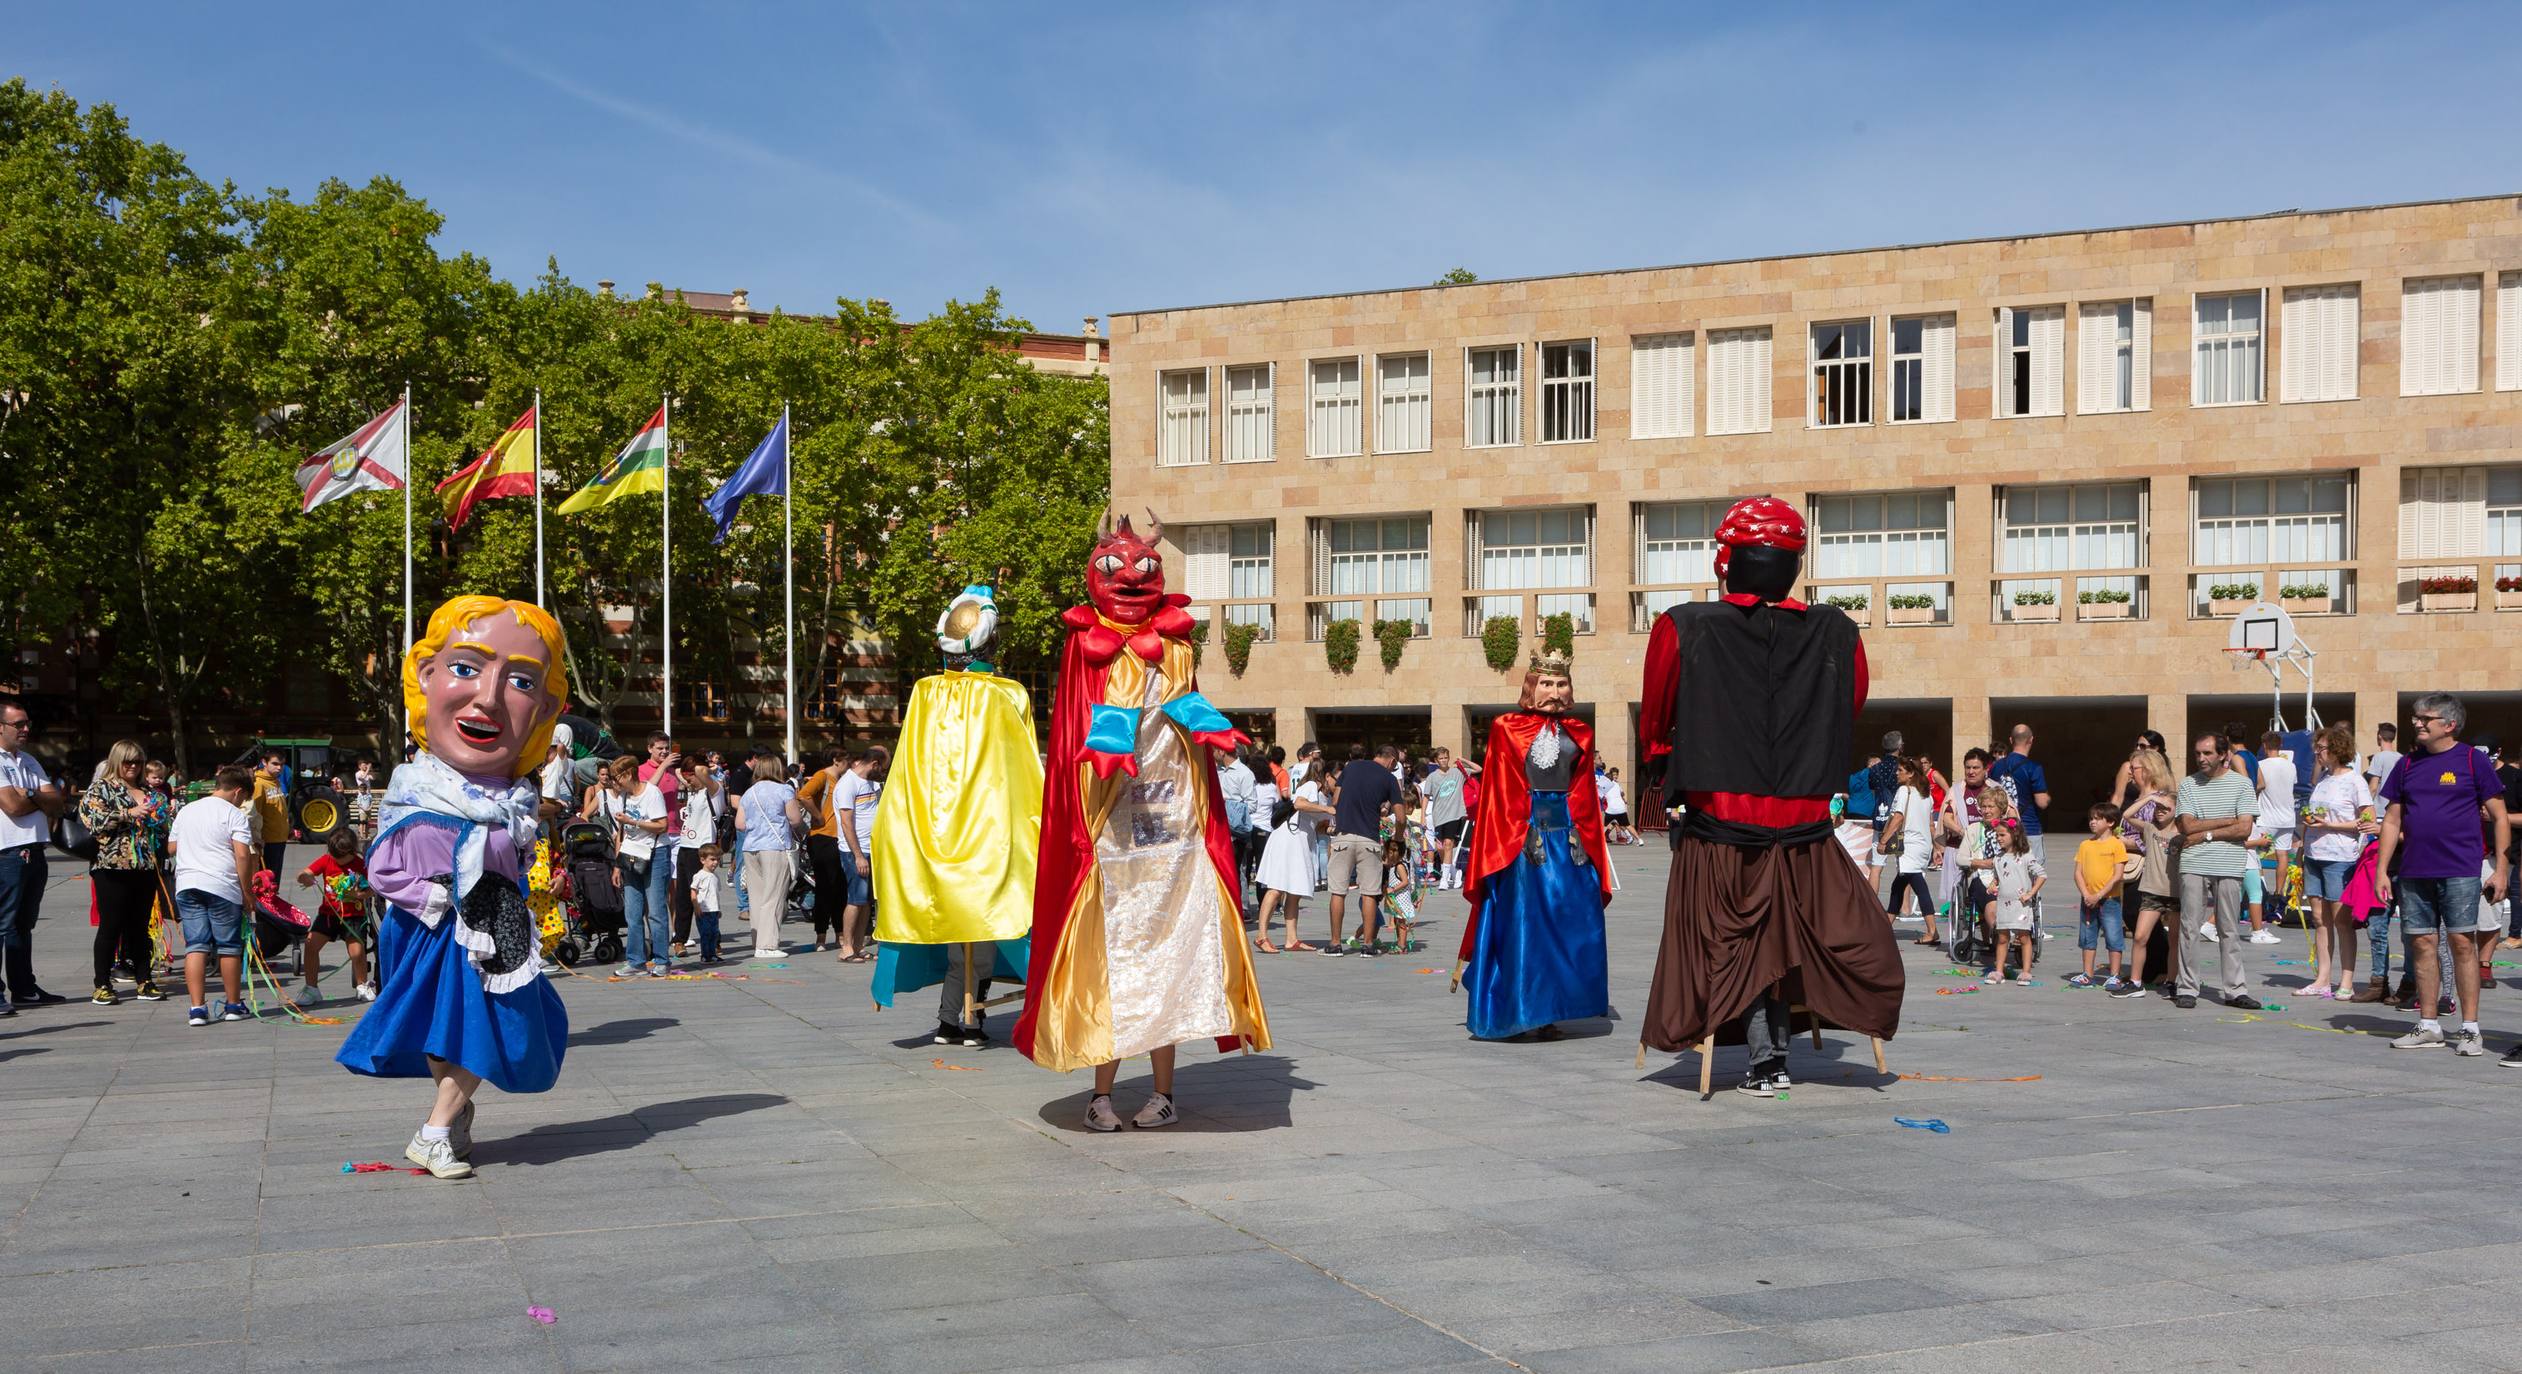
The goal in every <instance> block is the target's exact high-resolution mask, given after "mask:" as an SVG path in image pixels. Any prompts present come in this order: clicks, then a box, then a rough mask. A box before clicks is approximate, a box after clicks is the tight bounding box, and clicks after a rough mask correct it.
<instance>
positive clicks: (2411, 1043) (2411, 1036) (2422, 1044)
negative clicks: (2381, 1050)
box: [2391, 1026, 2443, 1050]
mask: <svg viewBox="0 0 2522 1374" xmlns="http://www.w3.org/2000/svg"><path fill="white" fill-rule="evenodd" d="M2442 1044H2443V1030H2442V1028H2441V1027H2439V1026H2419V1027H2418V1028H2416V1029H2415V1030H2412V1031H2410V1032H2409V1033H2408V1034H2406V1035H2403V1036H2401V1037H2400V1038H2398V1039H2397V1040H2394V1041H2392V1042H2391V1048H2392V1049H2395V1050H2430V1049H2434V1048H2437V1047H2438V1046H2440V1045H2442Z"/></svg>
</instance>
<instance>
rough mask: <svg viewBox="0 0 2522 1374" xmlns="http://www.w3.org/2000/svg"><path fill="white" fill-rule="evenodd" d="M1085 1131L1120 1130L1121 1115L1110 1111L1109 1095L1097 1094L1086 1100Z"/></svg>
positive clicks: (1110, 1101)
mask: <svg viewBox="0 0 2522 1374" xmlns="http://www.w3.org/2000/svg"><path fill="white" fill-rule="evenodd" d="M1086 1129H1087V1130H1090V1131H1106V1132H1109V1131H1117V1130H1119V1129H1121V1114H1120V1113H1118V1112H1116V1111H1114V1110H1112V1097H1111V1095H1110V1094H1108V1093H1097V1094H1095V1095H1094V1096H1093V1097H1090V1098H1088V1099H1086Z"/></svg>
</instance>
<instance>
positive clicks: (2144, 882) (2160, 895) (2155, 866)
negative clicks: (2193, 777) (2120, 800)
mask: <svg viewBox="0 0 2522 1374" xmlns="http://www.w3.org/2000/svg"><path fill="white" fill-rule="evenodd" d="M2128 767H2129V768H2130V770H2131V771H2133V772H2134V774H2135V776H2136V780H2137V799H2136V801H2134V802H2133V803H2131V804H2129V805H2128V806H2127V807H2125V808H2123V809H2122V810H2121V811H2120V813H2119V839H2120V843H2122V844H2124V845H2126V846H2127V847H2128V853H2129V854H2130V855H2131V856H2133V857H2134V858H2135V859H2136V860H2137V875H2136V881H2137V912H2136V918H2135V919H2134V920H2133V921H2131V922H2130V923H2129V930H2128V977H2127V978H2126V980H2125V981H2123V982H2122V983H2121V984H2120V985H2119V986H2118V987H2115V988H2112V989H2111V990H2110V995H2111V996H2113V997H2143V996H2145V964H2146V942H2147V941H2149V940H2152V939H2153V938H2154V928H2155V927H2156V926H2157V925H2160V926H2162V927H2163V929H2164V930H2165V931H2166V932H2168V934H2169V936H2170V938H2169V940H2168V941H2167V943H2168V945H2169V953H2168V954H2167V955H2166V957H2165V960H2164V962H2165V963H2167V964H2169V965H2171V966H2172V967H2171V968H2170V969H2167V970H2166V972H2177V971H2178V968H2179V961H2180V957H2181V937H2180V824H2179V822H2178V821H2177V820H2175V819H2174V817H2173V812H2174V811H2175V810H2176V809H2177V802H2176V801H2175V799H2174V790H2175V789H2176V788H2177V787H2178V785H2179V784H2178V781H2177V780H2176V779H2175V778H2174V777H2173V776H2172V762H2171V760H2170V759H2169V758H2167V757H2165V756H2164V755H2163V754H2161V753H2159V752H2157V751H2156V750H2153V749H2138V750H2136V751H2134V752H2133V753H2131V754H2130V755H2129V758H2128Z"/></svg>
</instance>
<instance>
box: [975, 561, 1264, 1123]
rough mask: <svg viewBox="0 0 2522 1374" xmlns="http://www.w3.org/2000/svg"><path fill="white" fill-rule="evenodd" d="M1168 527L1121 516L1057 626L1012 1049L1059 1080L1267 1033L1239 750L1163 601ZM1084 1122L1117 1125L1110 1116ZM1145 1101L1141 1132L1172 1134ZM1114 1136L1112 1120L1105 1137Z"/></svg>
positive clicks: (1106, 1075)
mask: <svg viewBox="0 0 2522 1374" xmlns="http://www.w3.org/2000/svg"><path fill="white" fill-rule="evenodd" d="M1163 530H1164V526H1163V525H1162V524H1161V523H1160V522H1158V521H1156V520H1155V519H1154V517H1153V516H1152V515H1151V516H1150V518H1149V527H1148V532H1147V534H1146V535H1145V536H1144V537H1142V536H1141V535H1140V534H1138V533H1137V532H1136V531H1135V530H1133V529H1132V528H1131V526H1130V522H1129V520H1128V519H1127V518H1126V517H1124V518H1123V519H1122V520H1121V521H1120V522H1119V523H1118V524H1117V525H1116V526H1114V527H1112V528H1111V529H1110V530H1108V531H1107V532H1106V533H1104V534H1103V535H1102V536H1101V537H1100V538H1098V539H1097V540H1096V542H1095V546H1094V549H1093V551H1092V552H1091V553H1090V554H1089V555H1088V557H1087V567H1086V594H1087V598H1088V604H1086V605H1083V606H1072V607H1070V608H1069V609H1068V610H1067V611H1066V612H1064V613H1062V615H1061V620H1062V623H1064V624H1065V625H1066V626H1067V627H1068V639H1067V642H1066V644H1065V645H1064V646H1063V647H1062V649H1061V652H1060V676H1059V687H1058V691H1057V695H1056V696H1055V697H1054V699H1053V701H1052V705H1051V747H1050V753H1049V757H1048V760H1047V762H1046V764H1045V766H1044V778H1043V793H1042V857H1041V867H1040V869H1039V872H1038V874H1037V876H1036V880H1035V883H1034V905H1033V951H1032V964H1031V971H1030V973H1029V974H1028V976H1027V978H1026V998H1025V1009H1024V1013H1023V1015H1022V1016H1021V1017H1020V1018H1019V1019H1018V1021H1017V1023H1016V1045H1017V1048H1019V1049H1021V1050H1023V1051H1024V1052H1025V1053H1026V1054H1027V1055H1029V1056H1031V1057H1032V1058H1033V1060H1034V1062H1036V1063H1039V1064H1041V1065H1043V1066H1045V1067H1047V1068H1053V1069H1059V1070H1062V1071H1065V1070H1068V1069H1073V1068H1079V1067H1083V1066H1093V1067H1095V1068H1096V1070H1097V1085H1098V1088H1099V1089H1102V1090H1106V1091H1108V1089H1109V1087H1110V1082H1111V1072H1112V1070H1111V1065H1112V1064H1113V1063H1114V1062H1116V1061H1118V1060H1121V1059H1126V1058H1129V1057H1131V1056H1133V1055H1139V1054H1147V1053H1150V1052H1154V1053H1155V1055H1156V1064H1157V1078H1158V1081H1157V1089H1158V1096H1159V1098H1164V1097H1165V1096H1166V1095H1167V1094H1166V1090H1167V1089H1168V1088H1169V1086H1170V1072H1171V1064H1172V1047H1173V1046H1174V1045H1176V1044H1178V1043H1180V1042H1182V1041H1185V1040H1197V1039H1202V1038H1214V1039H1215V1040H1216V1041H1217V1042H1218V1045H1219V1047H1220V1048H1231V1047H1234V1046H1236V1045H1242V1046H1245V1047H1247V1048H1250V1049H1266V1048H1268V1047H1269V1043H1270V1032H1269V1024H1268V1021H1267V1019H1266V1018H1265V1017H1264V1015H1263V1013H1262V1009H1261V994H1260V989H1259V986H1258V984H1257V983H1256V982H1255V981H1254V979H1253V976H1252V961H1251V956H1250V952H1249V947H1248V946H1247V945H1246V944H1245V941H1244V938H1243V917H1242V901H1241V896H1240V892H1239V889H1238V885H1237V878H1236V870H1235V857H1234V841H1233V837H1232V836H1231V835H1230V834H1229V832H1228V830H1227V826H1226V808H1225V803H1224V801H1223V799H1222V798H1221V797H1220V796H1219V795H1218V790H1217V764H1216V758H1215V751H1216V750H1218V749H1231V748H1233V747H1235V746H1236V745H1237V744H1239V743H1242V742H1244V736H1243V734H1242V732H1241V731H1238V730H1236V729H1235V727H1234V726H1233V724H1232V723H1231V722H1229V721H1228V720H1227V719H1226V717H1225V716H1224V715H1223V714H1221V713H1220V712H1219V711H1218V710H1217V708H1216V707H1214V706H1211V705H1210V704H1209V702H1208V699H1207V698H1205V697H1203V696H1201V695H1200V692H1199V684H1198V682H1197V680H1196V677H1195V674H1194V670H1193V655H1192V641H1191V634H1192V632H1193V630H1194V629H1195V628H1196V624H1197V622H1195V621H1194V620H1193V619H1192V617H1191V615H1190V613H1189V612H1188V611H1186V610H1184V609H1183V608H1184V606H1185V605H1186V604H1187V603H1188V602H1189V600H1190V598H1188V597H1184V596H1179V595H1172V594H1168V593H1167V592H1166V591H1165V577H1164V570H1165V565H1164V556H1163V554H1162V553H1161V552H1159V551H1158V549H1157V540H1158V539H1160V538H1161V537H1162V535H1163ZM1095 1103H1097V1104H1100V1105H1101V1108H1102V1111H1101V1116H1100V1117H1098V1116H1096V1115H1095V1114H1094V1113H1092V1112H1091V1111H1090V1114H1089V1122H1088V1124H1089V1125H1092V1126H1095V1127H1096V1128H1097V1129H1109V1128H1110V1126H1111V1125H1115V1124H1117V1122H1111V1121H1110V1118H1111V1110H1110V1105H1109V1103H1108V1102H1105V1101H1104V1100H1103V1098H1102V1097H1101V1096H1098V1097H1097V1098H1096V1099H1095ZM1171 1110H1172V1109H1171V1104H1170V1102H1169V1101H1165V1102H1164V1103H1163V1106H1162V1111H1161V1112H1158V1111H1157V1102H1156V1100H1154V1099H1151V1103H1150V1112H1153V1113H1156V1115H1158V1116H1160V1117H1161V1118H1162V1119H1161V1120H1154V1121H1151V1120H1150V1119H1149V1113H1142V1114H1141V1116H1140V1122H1141V1124H1143V1125H1144V1124H1155V1125H1163V1124H1168V1123H1169V1122H1170V1121H1171V1119H1172V1117H1171ZM1107 1123H1109V1124H1107Z"/></svg>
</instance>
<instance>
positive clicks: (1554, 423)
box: [1541, 339, 1594, 444]
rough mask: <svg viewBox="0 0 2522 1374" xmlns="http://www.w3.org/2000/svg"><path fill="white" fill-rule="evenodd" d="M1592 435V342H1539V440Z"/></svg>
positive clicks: (1579, 438)
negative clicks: (1541, 343) (1540, 343)
mask: <svg viewBox="0 0 2522 1374" xmlns="http://www.w3.org/2000/svg"><path fill="white" fill-rule="evenodd" d="M1593 437H1594V343H1593V340H1591V339H1579V340H1575V341H1572V342H1569V343H1550V344H1543V345H1542V346H1541V442H1543V443H1545V444H1567V443H1578V442H1582V441H1584V440H1587V439H1591V438H1593Z"/></svg>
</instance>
